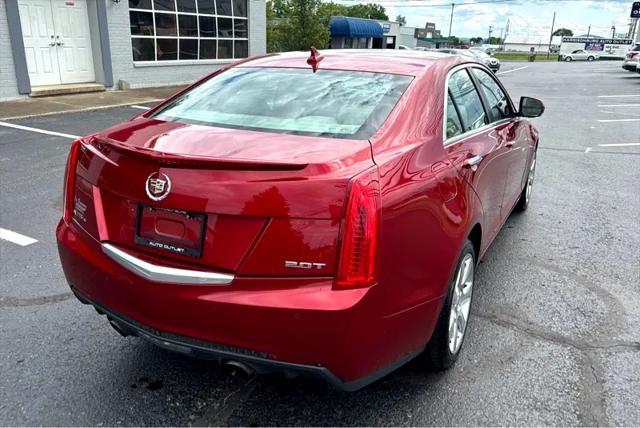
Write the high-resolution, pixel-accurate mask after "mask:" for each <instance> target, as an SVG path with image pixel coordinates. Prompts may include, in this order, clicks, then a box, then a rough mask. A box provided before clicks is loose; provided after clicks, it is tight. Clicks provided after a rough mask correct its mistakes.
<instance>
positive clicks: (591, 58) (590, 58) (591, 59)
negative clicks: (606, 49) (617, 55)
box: [587, 56, 595, 61]
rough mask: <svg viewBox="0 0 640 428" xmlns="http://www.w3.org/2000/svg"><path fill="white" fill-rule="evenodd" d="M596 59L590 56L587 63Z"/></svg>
mask: <svg viewBox="0 0 640 428" xmlns="http://www.w3.org/2000/svg"><path fill="white" fill-rule="evenodd" d="M594 59H595V58H594V57H592V56H590V57H589V58H587V61H593V60H594Z"/></svg>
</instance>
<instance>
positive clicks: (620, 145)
mask: <svg viewBox="0 0 640 428" xmlns="http://www.w3.org/2000/svg"><path fill="white" fill-rule="evenodd" d="M598 146H600V147H629V146H640V143H616V144H598Z"/></svg>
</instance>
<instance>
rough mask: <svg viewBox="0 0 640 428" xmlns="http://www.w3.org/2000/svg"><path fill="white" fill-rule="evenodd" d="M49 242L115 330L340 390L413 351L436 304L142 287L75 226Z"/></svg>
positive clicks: (299, 292)
mask: <svg viewBox="0 0 640 428" xmlns="http://www.w3.org/2000/svg"><path fill="white" fill-rule="evenodd" d="M57 238H58V250H59V253H60V259H61V262H62V267H63V270H64V273H65V276H66V278H67V281H68V282H69V284H70V285H71V288H72V290H73V291H74V293H76V295H77V296H78V298H79V299H80V300H81V301H83V302H85V303H89V304H91V305H93V306H94V307H96V308H97V309H98V310H99V312H101V313H104V314H106V315H107V316H108V317H109V318H110V319H111V320H112V322H114V323H115V324H116V325H117V326H118V328H119V329H120V330H121V331H123V332H124V333H125V334H130V335H135V336H139V337H141V338H144V339H146V340H149V341H151V342H153V343H155V344H156V345H158V346H161V347H164V348H167V349H170V350H173V351H177V352H182V353H187V354H190V355H193V356H196V357H202V358H207V359H213V360H219V361H226V360H231V361H239V362H242V363H244V364H246V365H248V366H250V367H252V368H253V369H254V370H256V371H257V372H259V373H264V372H285V373H289V374H303V375H306V376H314V377H320V378H323V379H325V380H326V381H328V382H329V383H331V384H333V385H335V386H336V387H338V388H340V389H343V390H349V391H351V390H356V389H359V388H361V387H363V386H365V385H367V384H369V383H371V382H373V381H375V380H377V379H379V378H380V377H382V376H384V375H386V374H387V373H389V372H391V371H392V370H394V369H396V368H397V367H399V366H401V365H403V364H404V363H406V362H407V361H409V360H411V359H412V358H413V357H415V356H416V355H417V354H419V353H420V352H421V351H422V350H423V349H424V344H425V343H426V340H427V339H428V335H430V332H429V331H427V330H428V327H427V326H428V325H430V324H432V323H433V322H435V319H436V318H437V316H438V311H439V308H440V303H441V302H440V301H431V302H427V303H425V304H423V305H420V306H418V307H415V308H412V309H411V310H406V311H403V312H401V313H399V314H394V315H393V316H389V315H386V316H385V315H384V309H383V307H384V302H381V301H380V299H378V298H377V297H376V293H375V289H376V287H378V286H374V287H372V288H369V289H354V290H341V291H336V290H333V289H332V283H333V281H332V279H331V278H239V277H236V278H235V279H234V280H233V282H232V283H231V284H227V285H191V284H168V283H159V282H152V281H150V280H148V279H146V278H144V277H143V276H139V275H135V274H134V273H132V272H131V271H129V270H127V269H126V268H125V267H123V266H122V265H120V264H118V263H117V262H116V261H114V260H113V259H111V258H110V257H109V256H107V255H106V254H105V253H104V252H103V249H102V245H103V244H101V243H100V242H98V241H96V240H95V239H93V238H92V237H90V236H89V235H87V234H86V233H84V232H83V231H82V230H81V229H79V228H77V227H75V225H74V226H70V225H67V224H65V223H64V222H62V221H61V222H60V224H59V226H58V229H57ZM416 325H418V326H425V327H424V330H423V329H421V328H418V327H416Z"/></svg>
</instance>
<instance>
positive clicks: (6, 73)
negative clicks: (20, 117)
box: [0, 0, 20, 101]
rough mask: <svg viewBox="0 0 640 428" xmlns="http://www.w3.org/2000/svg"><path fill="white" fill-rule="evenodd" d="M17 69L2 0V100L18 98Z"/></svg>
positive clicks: (0, 62) (0, 81)
mask: <svg viewBox="0 0 640 428" xmlns="http://www.w3.org/2000/svg"><path fill="white" fill-rule="evenodd" d="M18 97H20V94H18V84H17V82H16V70H15V68H14V67H13V54H12V53H11V43H10V40H9V24H8V22H7V7H6V5H5V1H4V0H3V1H0V101H5V100H9V99H12V98H18Z"/></svg>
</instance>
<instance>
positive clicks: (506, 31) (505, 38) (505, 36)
mask: <svg viewBox="0 0 640 428" xmlns="http://www.w3.org/2000/svg"><path fill="white" fill-rule="evenodd" d="M507 37H509V18H507V26H506V28H505V29H504V39H502V49H503V50H504V44H505V42H506V41H507Z"/></svg>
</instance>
